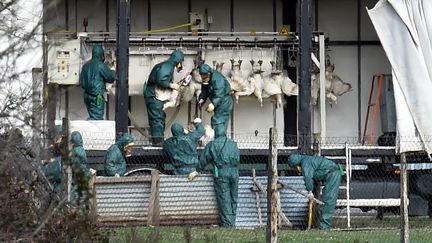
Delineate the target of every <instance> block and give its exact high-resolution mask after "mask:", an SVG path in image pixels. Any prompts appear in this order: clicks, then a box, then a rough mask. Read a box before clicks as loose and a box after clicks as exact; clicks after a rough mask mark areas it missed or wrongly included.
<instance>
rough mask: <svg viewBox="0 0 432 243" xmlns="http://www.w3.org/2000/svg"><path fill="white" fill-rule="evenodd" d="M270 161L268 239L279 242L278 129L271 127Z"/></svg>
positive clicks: (272, 242)
mask: <svg viewBox="0 0 432 243" xmlns="http://www.w3.org/2000/svg"><path fill="white" fill-rule="evenodd" d="M269 147H270V149H269V151H270V154H269V162H268V165H267V176H268V177H267V230H266V241H267V242H268V243H275V242H277V227H278V216H279V215H278V202H279V200H278V188H277V180H278V174H277V129H276V128H270V140H269Z"/></svg>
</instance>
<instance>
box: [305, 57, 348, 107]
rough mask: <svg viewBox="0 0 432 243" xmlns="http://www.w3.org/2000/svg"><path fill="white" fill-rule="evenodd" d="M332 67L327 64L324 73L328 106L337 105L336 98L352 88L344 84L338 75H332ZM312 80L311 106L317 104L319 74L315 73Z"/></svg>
mask: <svg viewBox="0 0 432 243" xmlns="http://www.w3.org/2000/svg"><path fill="white" fill-rule="evenodd" d="M333 71H334V65H333V64H327V65H326V71H325V78H326V86H325V87H326V98H327V99H328V100H329V101H330V104H333V103H334V104H336V103H337V96H341V95H343V94H345V93H346V92H349V91H352V90H353V88H352V86H351V84H349V83H346V82H344V81H343V80H342V79H341V78H340V77H339V76H338V75H335V74H334V72H333ZM311 80H312V89H311V91H312V94H311V102H312V105H316V104H317V103H318V96H319V91H320V90H319V89H320V81H319V72H315V73H313V74H312V76H311Z"/></svg>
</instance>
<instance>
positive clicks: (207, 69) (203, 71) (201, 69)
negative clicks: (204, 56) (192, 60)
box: [199, 64, 213, 74]
mask: <svg viewBox="0 0 432 243" xmlns="http://www.w3.org/2000/svg"><path fill="white" fill-rule="evenodd" d="M199 73H200V74H207V73H213V69H212V68H211V67H210V66H209V65H207V64H203V65H201V66H199Z"/></svg>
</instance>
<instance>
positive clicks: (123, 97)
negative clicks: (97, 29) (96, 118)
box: [115, 0, 130, 138]
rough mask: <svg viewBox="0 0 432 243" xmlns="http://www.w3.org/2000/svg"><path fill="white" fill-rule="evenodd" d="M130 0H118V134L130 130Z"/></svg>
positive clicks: (120, 134) (119, 135)
mask: <svg viewBox="0 0 432 243" xmlns="http://www.w3.org/2000/svg"><path fill="white" fill-rule="evenodd" d="M129 4H130V2H129V0H117V53H116V57H117V78H118V79H117V87H116V111H115V121H116V136H117V138H119V137H121V136H122V135H123V133H127V132H128V110H129V27H130V26H129V10H130V5H129Z"/></svg>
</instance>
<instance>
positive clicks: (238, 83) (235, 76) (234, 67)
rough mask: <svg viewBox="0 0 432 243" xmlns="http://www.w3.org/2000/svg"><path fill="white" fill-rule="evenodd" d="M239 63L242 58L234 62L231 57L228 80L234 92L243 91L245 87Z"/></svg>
mask: <svg viewBox="0 0 432 243" xmlns="http://www.w3.org/2000/svg"><path fill="white" fill-rule="evenodd" d="M241 63H242V60H239V61H238V62H237V63H235V61H234V59H231V72H230V74H229V78H228V82H229V83H230V86H231V89H232V90H233V91H234V92H239V91H244V90H245V88H246V87H247V84H246V82H245V81H244V80H243V75H242V72H241Z"/></svg>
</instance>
